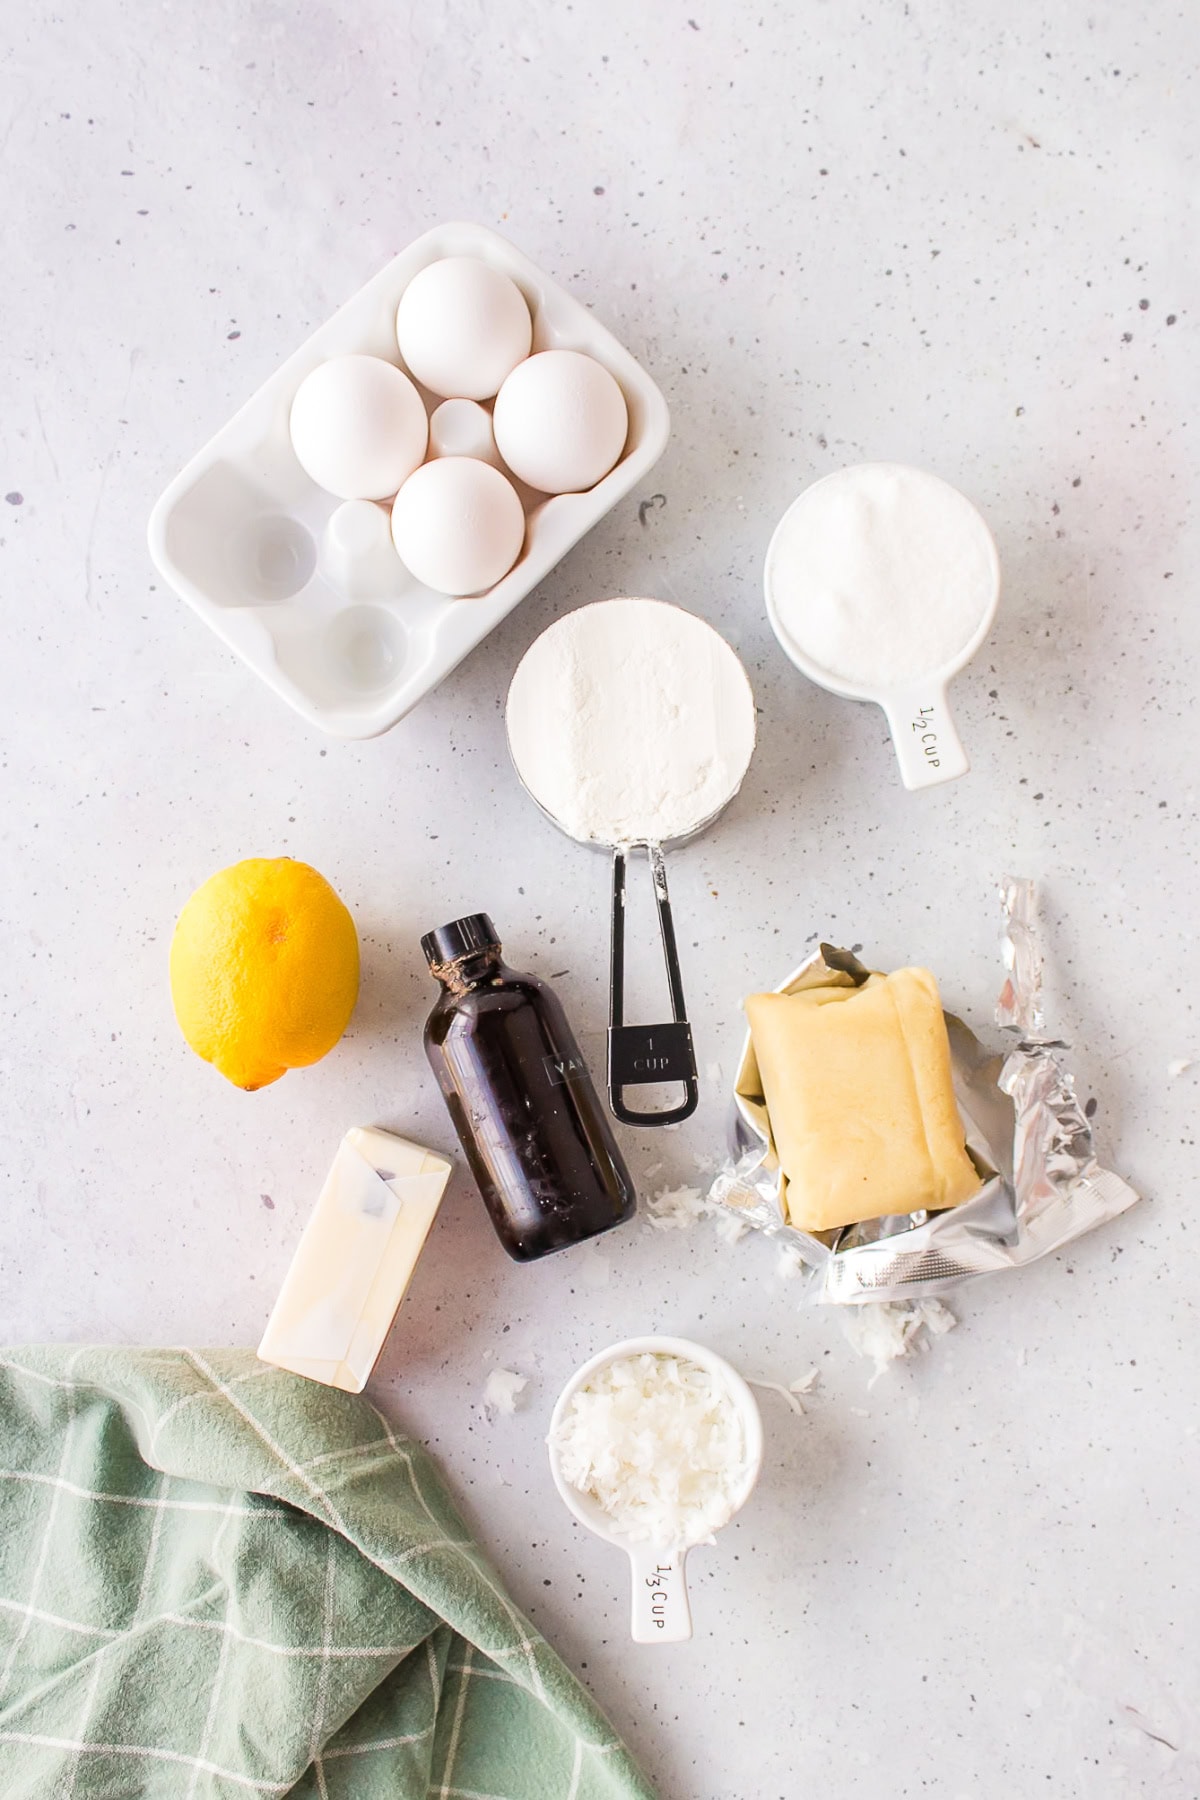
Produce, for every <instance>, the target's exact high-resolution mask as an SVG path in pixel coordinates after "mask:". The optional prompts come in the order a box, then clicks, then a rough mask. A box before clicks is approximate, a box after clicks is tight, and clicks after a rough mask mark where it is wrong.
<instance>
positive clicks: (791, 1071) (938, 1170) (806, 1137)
mask: <svg viewBox="0 0 1200 1800" xmlns="http://www.w3.org/2000/svg"><path fill="white" fill-rule="evenodd" d="M746 1016H747V1018H748V1019H749V1022H750V1036H751V1040H752V1042H753V1045H754V1053H755V1056H756V1058H757V1060H758V1072H759V1076H760V1079H761V1082H762V1093H763V1099H764V1100H765V1102H766V1109H767V1114H768V1118H769V1121H770V1131H771V1138H772V1141H773V1143H774V1145H775V1149H776V1152H777V1154H778V1157H779V1165H780V1168H781V1170H782V1171H783V1176H784V1183H785V1186H784V1199H785V1204H786V1207H787V1214H788V1219H789V1221H790V1222H791V1224H793V1225H795V1226H797V1227H798V1228H799V1229H800V1230H802V1231H830V1230H834V1229H836V1228H837V1227H839V1226H842V1225H852V1224H855V1223H856V1222H858V1221H859V1220H863V1219H878V1218H883V1217H885V1216H887V1215H888V1214H891V1213H907V1212H916V1211H918V1210H919V1209H921V1208H928V1209H929V1210H930V1211H933V1210H942V1209H944V1208H946V1207H951V1206H957V1205H959V1204H960V1202H962V1201H963V1200H966V1199H968V1198H969V1197H970V1195H972V1194H973V1193H975V1192H976V1191H977V1190H978V1188H979V1185H980V1181H979V1176H978V1174H977V1172H976V1169H975V1165H974V1164H973V1163H972V1161H971V1159H970V1157H969V1156H968V1155H967V1152H966V1148H965V1145H964V1142H963V1127H962V1121H961V1119H960V1118H959V1113H958V1106H957V1104H956V1102H955V1098H954V1083H953V1080H952V1077H951V1073H950V1045H949V1041H948V1039H947V1037H946V1021H945V1018H944V1017H943V1014H942V1003H941V999H940V997H939V995H938V988H937V982H936V981H935V980H934V978H933V976H932V975H931V974H930V972H929V970H928V969H897V970H896V972H895V973H894V974H892V975H872V976H870V978H869V979H868V980H867V982H866V983H865V984H864V985H863V986H862V987H847V986H836V987H813V988H805V989H800V990H798V991H796V992H793V993H790V994H751V995H750V996H749V998H748V999H747V1001H746Z"/></svg>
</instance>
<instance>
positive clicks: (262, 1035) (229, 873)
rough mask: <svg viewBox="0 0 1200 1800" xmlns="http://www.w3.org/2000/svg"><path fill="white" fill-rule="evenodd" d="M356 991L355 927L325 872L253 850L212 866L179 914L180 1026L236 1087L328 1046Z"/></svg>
mask: <svg viewBox="0 0 1200 1800" xmlns="http://www.w3.org/2000/svg"><path fill="white" fill-rule="evenodd" d="M357 998H358V933H357V932H356V931H355V929H354V920H353V919H352V918H351V916H350V914H349V912H348V911H347V909H346V907H345V906H344V905H343V904H342V902H341V901H340V900H339V899H338V897H337V895H336V894H335V893H334V891H333V889H332V888H331V887H330V885H329V883H328V882H327V881H326V879H325V877H324V876H323V875H318V874H317V871H316V870H315V869H310V868H309V866H308V864H307V863H302V862H293V861H292V860H291V858H290V857H286V856H279V857H274V858H270V857H263V856H255V857H251V858H250V859H249V860H248V861H246V862H240V863H234V864H233V865H232V867H231V868H228V869H222V870H220V872H219V873H218V874H216V875H211V876H210V877H209V879H208V880H207V881H206V882H205V883H204V885H203V887H198V888H197V889H196V892H195V893H194V894H193V895H192V897H191V899H190V900H189V901H188V903H187V905H186V906H185V907H184V909H183V911H182V912H181V913H180V915H179V923H178V924H177V925H176V927H175V936H174V937H173V938H172V940H171V999H172V1000H173V1002H174V1004H175V1017H176V1018H177V1019H178V1020H179V1027H180V1030H181V1031H182V1032H183V1035H184V1037H185V1038H186V1039H187V1041H188V1043H189V1044H190V1045H191V1047H192V1049H193V1050H194V1051H195V1052H196V1054H197V1056H202V1057H203V1058H204V1060H205V1062H210V1063H212V1065H213V1067H214V1068H217V1069H219V1070H220V1071H221V1074H222V1075H224V1076H226V1077H228V1079H229V1080H230V1081H232V1082H233V1084H234V1085H235V1087H240V1088H247V1089H253V1088H260V1087H266V1085H267V1083H268V1082H271V1081H278V1079H279V1077H280V1076H281V1075H284V1074H286V1073H287V1071H288V1070H289V1069H302V1068H305V1067H306V1066H307V1065H308V1064H309V1063H315V1062H317V1061H319V1059H320V1058H321V1057H322V1056H324V1055H325V1054H326V1052H327V1051H329V1050H332V1049H333V1046H334V1045H335V1044H336V1043H337V1041H338V1039H339V1038H340V1037H341V1035H342V1033H343V1031H345V1029H346V1026H347V1025H348V1024H349V1023H350V1015H351V1013H352V1012H353V1011H354V1002H355V1001H356V1000H357Z"/></svg>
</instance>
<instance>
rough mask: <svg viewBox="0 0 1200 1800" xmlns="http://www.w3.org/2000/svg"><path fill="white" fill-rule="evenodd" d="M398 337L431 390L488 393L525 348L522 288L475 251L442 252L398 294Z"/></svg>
mask: <svg viewBox="0 0 1200 1800" xmlns="http://www.w3.org/2000/svg"><path fill="white" fill-rule="evenodd" d="M396 342H397V343H398V344H399V346H400V354H401V356H402V357H403V358H404V360H405V362H406V363H407V365H408V367H409V368H410V369H411V370H412V372H413V374H414V375H415V376H416V378H417V380H418V381H420V382H422V383H423V384H424V385H425V386H426V387H427V388H429V389H430V391H431V392H432V393H435V394H445V395H447V396H453V397H454V398H455V399H466V400H490V399H491V397H492V395H493V394H494V393H495V392H496V391H497V389H498V388H499V386H500V384H501V382H502V381H503V380H504V378H505V376H506V375H508V374H509V373H510V372H511V370H513V369H515V368H516V366H517V364H518V363H519V362H520V361H521V360H522V358H523V357H526V356H528V355H529V346H530V344H531V343H532V342H533V321H532V319H531V318H530V316H529V308H528V306H527V305H526V304H525V296H524V295H523V294H522V292H521V290H520V288H519V287H518V286H517V284H516V282H515V281H510V280H509V278H508V276H507V275H505V274H503V273H502V271H501V270H499V269H494V268H493V267H492V266H491V264H490V263H485V262H481V261H480V260H479V258H478V257H477V256H444V257H443V258H442V259H441V261H440V262H435V263H430V264H428V266H427V267H426V268H424V269H422V270H421V272H420V274H419V275H414V276H413V278H412V280H411V281H410V282H409V284H408V286H407V287H406V288H405V290H404V292H403V294H402V295H401V297H400V305H399V306H398V308H397V309H396Z"/></svg>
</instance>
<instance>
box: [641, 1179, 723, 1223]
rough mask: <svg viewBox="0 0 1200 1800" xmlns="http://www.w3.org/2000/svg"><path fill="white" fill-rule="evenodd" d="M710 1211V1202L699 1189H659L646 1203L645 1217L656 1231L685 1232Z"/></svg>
mask: <svg viewBox="0 0 1200 1800" xmlns="http://www.w3.org/2000/svg"><path fill="white" fill-rule="evenodd" d="M708 1210H709V1204H708V1201H707V1200H706V1199H705V1198H704V1195H703V1194H702V1193H701V1192H700V1189H699V1188H697V1187H677V1188H659V1190H658V1192H657V1193H656V1194H655V1195H653V1196H652V1197H651V1198H650V1199H649V1200H647V1201H646V1206H645V1211H644V1213H643V1217H644V1219H645V1221H646V1223H647V1225H651V1226H653V1228H654V1230H655V1231H685V1230H686V1229H687V1227H688V1226H689V1225H695V1224H696V1222H697V1220H699V1219H702V1218H703V1217H704V1215H705V1213H706V1212H708Z"/></svg>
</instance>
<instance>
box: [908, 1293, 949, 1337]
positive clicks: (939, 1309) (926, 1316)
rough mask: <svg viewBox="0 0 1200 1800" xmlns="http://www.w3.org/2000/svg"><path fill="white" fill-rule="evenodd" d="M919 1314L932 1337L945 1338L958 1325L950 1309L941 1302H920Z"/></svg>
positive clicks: (918, 1306) (918, 1305)
mask: <svg viewBox="0 0 1200 1800" xmlns="http://www.w3.org/2000/svg"><path fill="white" fill-rule="evenodd" d="M917 1312H918V1313H919V1314H920V1317H921V1324H922V1325H924V1327H925V1329H926V1331H927V1332H928V1333H929V1335H930V1337H945V1335H946V1333H947V1332H948V1331H953V1330H954V1327H955V1326H956V1325H957V1324H958V1320H957V1319H956V1318H955V1316H954V1314H953V1313H952V1312H951V1311H950V1308H949V1307H948V1306H946V1305H944V1304H943V1303H942V1301H940V1300H918V1302H917Z"/></svg>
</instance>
